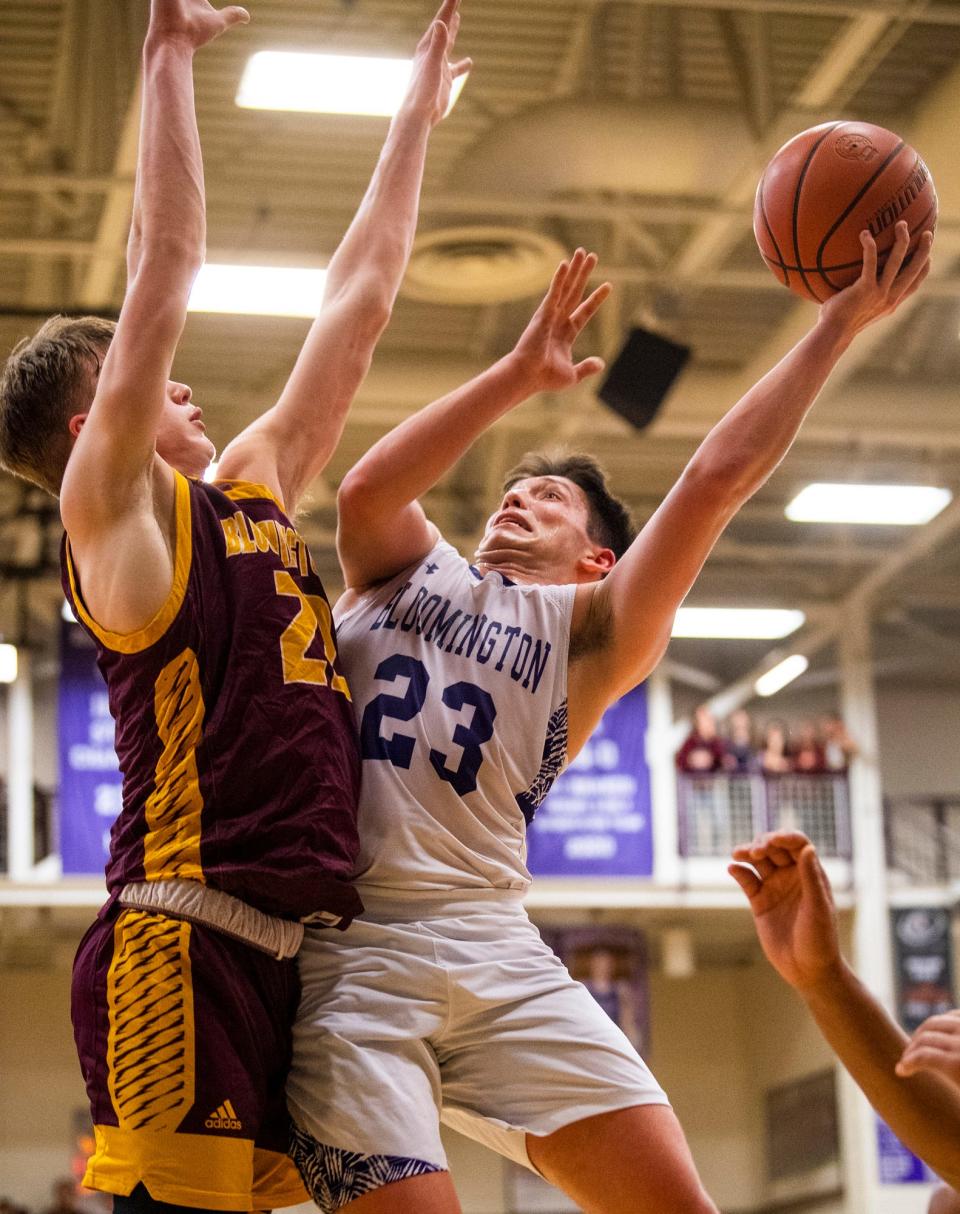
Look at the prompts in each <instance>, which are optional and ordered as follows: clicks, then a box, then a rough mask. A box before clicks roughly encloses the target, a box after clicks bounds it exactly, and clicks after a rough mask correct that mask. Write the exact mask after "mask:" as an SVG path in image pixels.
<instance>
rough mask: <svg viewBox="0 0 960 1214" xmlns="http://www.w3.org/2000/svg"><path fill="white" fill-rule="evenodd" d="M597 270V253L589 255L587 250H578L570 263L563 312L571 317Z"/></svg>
mask: <svg viewBox="0 0 960 1214" xmlns="http://www.w3.org/2000/svg"><path fill="white" fill-rule="evenodd" d="M596 268H597V255H596V253H588V252H587V251H586V250H585V249H577V251H576V252H575V253H574V255H573V259H572V261H571V263H570V278H569V280H568V282H567V291H566V294H565V296H564V299H563V305H562V306H563V310H564V312H565V313H566V314H567V315H568V316H569V315H570V314H571V313H572V312H573V310H574V309H575V308H576V307H577V305H578V304H579V303H580V300H581V298H582V296H583V292H584V289H585V287H586V285H587V283H588V281H589V280H590V275H591V274H592V273H593V271H594V270H595V269H596Z"/></svg>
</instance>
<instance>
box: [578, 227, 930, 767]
mask: <svg viewBox="0 0 960 1214" xmlns="http://www.w3.org/2000/svg"><path fill="white" fill-rule="evenodd" d="M862 243H863V252H864V258H863V273H862V274H861V276H860V279H859V280H858V281H857V282H856V283H854V284H853V285H852V286H850V287H848V288H847V289H846V290H845V291H842V292H840V294H838V295H835V296H834V297H833V298H832V299H831V300H829V301H828V302H827V303H825V304H823V306H822V307H821V308H820V313H819V317H818V319H817V322H816V323H815V324H814V326H813V328H812V329H811V330H810V332H809V333H808V334H807V335H806V336H805V337H804V338H803V339H802V340H801V341H800V342H799V343H798V344H797V345H796V346H795V347H794V348H793V350H791V352H790V353H789V354H788V355H787V356H786V357H785V358H784V359H782V361H781V362H780V363H778V364H777V366H776V367H774V368H773V370H772V371H770V372H769V373H768V374H767V375H765V376H764V378H763V379H761V380H760V382H759V383H758V384H756V385H755V386H754V387H753V388H751V389H750V391H749V392H748V393H747V394H746V395H745V396H744V397H743V399H742V400H740V401H739V402H738V403H737V404H736V405H734V407H733V408H732V409H731V410H730V412H729V413H727V415H726V416H725V417H724V418H723V419H722V420H721V421H720V422H718V423H717V425H716V426H714V428H713V429H712V430H711V431H710V433H709V434H708V435H707V437H706V438H705V439H704V440H703V442H702V443H701V444H700V447H699V448H698V450H697V451H696V453H695V454H694V456H693V458H692V459H691V461H690V463H689V464H688V465H687V467H686V468H685V469H684V471H683V473H682V474H681V476H680V479H679V480H678V481H677V483H676V484H675V485H674V487H673V488H672V489H671V490H670V492H669V494H668V495H667V497H666V498H665V499H664V501H663V503H662V505H661V506H660V507H659V509H658V510H657V511H656V513H655V514H654V515H653V517H652V518H651V519H650V521H649V522H648V523H647V524H646V526H645V527H644V528H643V530H642V531H641V533H640V535H639V536H637V538H636V540H634V542H633V544H632V545H631V546H630V548H629V549H628V551H627V552H626V554H625V555H624V556H623V557H621V559H620V560H619V561H618V562H617V564H616V566H615V567H614V568H613V570H612V571H611V572H610V573H609V575H608V576H607V577H606V578H604V580H603V581H598V582H594V583H591V584H588V585H583V586H581V587H580V588H579V590H578V592H577V603H576V606H575V610H574V618H573V630H572V638H571V652H572V653H574V654H577V655H580V656H579V658H578V659H577V660H575V661H573V662H572V663H571V671H570V753H571V754H575V753H576V751H577V750H578V749H579V747H580V746H581V745H582V744H583V742H584V741H585V740H586V738H587V737H588V736H589V735H590V732H591V731H592V730H593V728H594V726H595V725H596V723H597V721H598V720H599V719H600V716H601V715H602V714H603V711H604V710H605V709H606V708H607V706H608V705H609V704H610V703H612V702H613V701H614V700H615V699H617V698H618V697H619V696H621V695H623V694H624V693H625V692H626V691H628V690H629V689H630V688H631V687H635V686H636V685H637V684H638V683H639V682H641V681H642V680H643V679H645V678H646V677H647V675H648V674H649V673H650V672H651V670H653V668H654V667H655V666H656V664H657V663H658V662H659V660H660V658H661V657H662V656H663V652H664V650H665V649H666V646H667V643H668V641H669V639H670V631H671V628H672V626H673V619H674V615H675V614H676V611H677V608H678V607H679V606H680V604H681V603H682V602H683V600H684V598H685V597H686V595H687V593H688V591H689V590H690V587H691V586H692V585H693V583H694V581H695V580H696V577H697V575H698V574H699V572H700V569H701V568H702V566H703V563H704V561H705V560H706V559H707V557H708V556H709V554H710V551H711V550H712V548H713V546H714V544H715V543H716V542H717V540H718V539H719V537H720V535H721V534H722V533H723V530H724V528H725V527H726V526H727V524H728V523H729V522H730V520H731V518H733V516H734V515H735V514H736V512H737V511H738V510H739V509H740V507H741V506H742V505H743V504H744V502H746V501H747V500H748V498H750V497H751V496H752V495H753V494H754V493H755V492H756V491H757V489H759V488H760V486H761V485H762V484H763V483H764V481H765V480H766V479H767V478H768V477H769V476H770V474H771V473H772V472H773V470H774V469H775V468H776V466H777V465H778V464H779V463H780V461H781V460H782V459H783V457H784V455H786V453H787V451H788V450H789V448H790V445H791V443H792V442H793V440H794V438H795V437H796V435H797V432H798V430H799V429H800V426H801V423H802V422H803V420H804V418H805V417H806V415H807V413H808V412H809V410H810V408H811V407H812V405H813V403H814V401H815V400H816V398H817V396H818V394H819V392H820V389H821V388H822V387H823V385H824V384H825V383H826V381H827V379H828V377H829V375H830V372H831V371H832V370H833V368H834V367H835V366H836V364H837V363H838V362H839V360H840V358H841V356H842V355H843V353H844V351H845V350H846V349H847V348H848V347H849V346H850V344H851V342H852V341H853V340H854V338H855V337H856V336H857V334H858V333H860V332H861V331H862V330H863V329H865V328H867V327H868V326H869V325H871V324H873V323H874V322H875V321H877V320H879V319H880V318H881V317H883V316H888V315H889V314H890V313H892V312H893V311H895V310H896V308H897V307H898V306H899V305H900V304H901V303H902V302H903V300H904V299H906V298H908V296H910V295H911V294H912V293H913V292H914V291H915V290H916V289H917V287H918V286H919V285H920V283H921V282H922V281H923V278H924V277H925V276H926V274H927V271H928V268H929V256H930V247H931V243H932V238H931V237H929V236H928V237H925V238H924V242H923V244H922V245H921V248H920V249H919V250H918V253H917V256H916V257H915V258H914V259H913V261H912V262H911V263H910V265H909V266H907V267H905V268H904V269H903V272H902V273H900V270H901V267H902V266H903V261H904V257H905V256H906V252H907V247H908V244H909V232H908V231H907V225H906V224H904V223H900V224H898V225H897V237H896V243H895V245H894V248H893V251H892V252H891V254H890V257H889V258H888V260H887V264H886V266H885V267H884V270H883V272H882V273H881V274H879V275H878V273H877V248H876V245H875V243H874V241H873V238H872V237H871V236H870V235H869V234H868V233H866V232H864V233H863V235H862Z"/></svg>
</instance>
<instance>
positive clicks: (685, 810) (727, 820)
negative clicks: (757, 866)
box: [677, 772, 851, 859]
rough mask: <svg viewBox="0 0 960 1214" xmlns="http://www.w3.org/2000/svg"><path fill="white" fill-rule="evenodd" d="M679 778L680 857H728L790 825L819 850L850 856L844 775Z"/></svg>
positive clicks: (682, 775)
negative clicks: (766, 833) (736, 848)
mask: <svg viewBox="0 0 960 1214" xmlns="http://www.w3.org/2000/svg"><path fill="white" fill-rule="evenodd" d="M677 783H678V789H677V792H678V800H677V804H678V809H679V814H680V824H679V826H680V854H681V856H685V857H693V856H729V854H730V850H731V848H733V847H734V846H735V845H736V844H737V843H746V842H749V840H750V839H752V838H753V836H754V835H757V834H760V833H762V832H763V831H768V830H780V829H792V830H802V831H803V833H804V834H805V835H807V836H809V838H810V839H811V840H812V842H813V843H814V844H815V845H816V847H817V850H818V851H819V852H820V854H821V855H824V856H839V857H842V858H844V859H849V857H850V851H851V849H850V808H849V796H848V786H847V777H846V776H845V775H839V774H833V775H802V774H790V775H740V774H737V775H732V774H727V773H725V772H717V773H713V772H710V773H706V772H705V773H703V774H702V775H700V774H693V773H689V772H681V773H679V775H678V777H677Z"/></svg>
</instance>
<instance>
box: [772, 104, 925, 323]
mask: <svg viewBox="0 0 960 1214" xmlns="http://www.w3.org/2000/svg"><path fill="white" fill-rule="evenodd" d="M900 219H903V220H906V222H907V223H908V224H909V225H910V248H909V250H908V253H907V256H908V257H909V256H910V255H911V254H912V253H913V252H914V251H915V250H916V247H917V244H918V243H919V241H920V237H921V236H922V235H923V233H924V232H932V231H933V230H934V228H935V227H936V223H937V192H936V190H935V189H934V185H933V178H932V177H931V176H930V170H929V169H928V168H927V166H926V165H925V164H924V163H923V161H922V160H921V159H920V157H919V156H918V155H917V153H916V152H915V151H914V150H913V148H911V147H910V146H909V145H908V144H906V143H904V141H903V140H902V139H901V138H900V137H899V136H898V135H894V134H893V132H892V131H888V130H885V129H884V128H883V127H882V126H873V125H871V124H870V123H869V122H825V123H823V124H822V125H821V126H815V127H811V128H810V130H808V131H802V132H801V133H800V134H799V135H796V136H795V137H794V138H793V139H791V140H790V142H789V143H785V144H784V145H783V147H782V148H781V149H780V151H779V152H777V154H776V155H775V156H774V157H773V159H772V160H771V161H770V163H769V164H768V165H767V167H766V169H765V170H764V174H763V176H762V177H761V179H760V185H759V186H758V187H757V199H756V203H755V204H754V209H753V232H754V235H755V236H756V238H757V244H758V245H759V246H760V252H761V253H762V254H763V259H764V261H765V262H766V263H767V265H768V266H769V267H770V269H771V270H772V272H773V273H774V274H775V275H776V276H777V278H778V279H780V281H781V282H782V283H783V285H784V286H785V287H789V288H790V290H791V291H793V292H794V293H795V294H797V295H800V296H802V297H803V298H804V299H814V300H817V301H818V302H820V303H822V302H823V301H824V300H825V299H829V298H830V296H831V295H834V294H836V292H837V291H841V290H842V289H843V288H844V287H846V286H849V285H850V283H852V282H853V281H854V280H855V279H856V277H857V276H858V275H859V273H860V269H861V266H862V249H861V245H860V233H861V232H862V231H863V230H864V228H866V229H868V230H869V231H870V232H871V233H872V234H873V238H874V240H876V242H877V251H878V253H879V265H880V266H881V267H882V266H883V263H884V261H885V259H886V255H887V253H889V251H890V247H891V245H892V244H893V240H894V229H895V227H896V224H897V221H898V220H900Z"/></svg>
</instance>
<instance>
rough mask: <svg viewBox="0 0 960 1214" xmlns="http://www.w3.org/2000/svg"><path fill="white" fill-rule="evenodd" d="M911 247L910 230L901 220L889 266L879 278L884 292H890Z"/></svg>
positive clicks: (886, 266) (889, 256)
mask: <svg viewBox="0 0 960 1214" xmlns="http://www.w3.org/2000/svg"><path fill="white" fill-rule="evenodd" d="M909 247H910V229H909V227H908V226H907V224H906V223H905V222H904V221H903V220H902V219H901V220H899V221H898V223H897V227H896V236H895V237H894V240H893V247H892V248H891V250H890V253H889V255H888V257H887V264H886V265H885V266H884V267H883V272H882V273H881V275H880V278H879V283H880V286H881V287H883V289H884V290H886V291H889V290H890V288H891V287H892V286H893V281H894V279H895V278H896V277H897V275H898V274H899V273H900V270H901V269H902V267H903V262H904V258H905V257H906V256H907V249H908V248H909Z"/></svg>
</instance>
